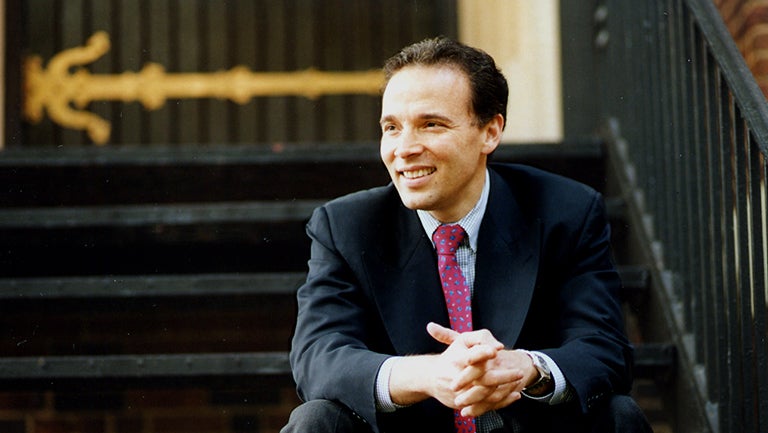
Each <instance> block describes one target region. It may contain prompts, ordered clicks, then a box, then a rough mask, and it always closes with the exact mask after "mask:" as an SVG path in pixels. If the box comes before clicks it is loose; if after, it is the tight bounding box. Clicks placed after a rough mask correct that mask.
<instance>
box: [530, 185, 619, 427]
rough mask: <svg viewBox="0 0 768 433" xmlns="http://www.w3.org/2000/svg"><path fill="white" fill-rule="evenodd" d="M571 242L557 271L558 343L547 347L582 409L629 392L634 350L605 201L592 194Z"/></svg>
mask: <svg viewBox="0 0 768 433" xmlns="http://www.w3.org/2000/svg"><path fill="white" fill-rule="evenodd" d="M571 233H572V234H573V235H572V236H571V237H570V238H568V239H567V243H563V244H561V245H560V248H561V251H562V252H565V254H564V256H563V258H562V261H560V260H558V262H559V263H560V264H561V265H562V267H561V268H560V269H558V272H559V273H560V274H561V275H562V280H561V284H559V287H558V288H557V291H558V295H557V297H556V298H555V299H558V301H557V308H556V311H557V312H558V317H557V318H556V319H555V320H556V321H557V328H558V330H559V331H558V332H559V334H560V337H559V340H560V345H559V347H557V348H554V349H549V350H545V351H544V352H546V353H547V354H548V355H549V356H550V357H551V358H552V359H553V360H554V361H555V362H556V363H557V365H558V366H559V367H560V369H561V370H562V372H563V374H564V375H565V377H566V379H567V381H568V383H569V384H570V385H571V386H572V388H573V389H574V390H575V391H576V393H577V395H578V397H579V402H580V405H581V407H582V410H583V411H585V412H586V411H588V410H590V409H591V408H592V407H593V406H595V405H596V404H597V403H598V402H600V401H602V400H603V398H605V397H607V396H609V395H611V394H614V393H627V392H629V389H630V387H631V383H632V373H631V370H632V349H631V346H630V345H629V343H628V341H627V338H626V334H625V331H624V324H623V319H622V310H621V306H620V303H619V299H618V291H619V289H620V286H621V282H620V280H619V276H618V273H617V271H616V269H615V266H614V263H613V259H612V255H611V250H610V227H609V225H608V222H607V218H606V215H605V209H604V205H603V201H602V199H601V197H600V195H599V194H597V193H594V196H593V199H592V201H591V203H590V204H589V206H588V207H587V211H586V213H585V216H584V218H583V220H582V221H581V222H580V223H578V226H577V227H576V229H575V230H572V231H571Z"/></svg>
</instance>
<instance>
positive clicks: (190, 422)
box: [152, 412, 230, 433]
mask: <svg viewBox="0 0 768 433" xmlns="http://www.w3.org/2000/svg"><path fill="white" fill-rule="evenodd" d="M229 424H230V418H229V417H228V416H226V415H224V414H200V413H198V414H195V413H190V412H185V413H183V414H179V415H160V416H156V417H155V418H154V419H153V421H152V425H153V426H154V430H155V431H157V432H163V433H195V432H225V431H228V430H229Z"/></svg>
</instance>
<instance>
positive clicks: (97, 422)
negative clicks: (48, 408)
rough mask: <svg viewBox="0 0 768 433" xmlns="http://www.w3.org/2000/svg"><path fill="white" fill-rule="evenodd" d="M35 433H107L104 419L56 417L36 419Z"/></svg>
mask: <svg viewBox="0 0 768 433" xmlns="http://www.w3.org/2000/svg"><path fill="white" fill-rule="evenodd" d="M32 431H33V432H34V433H73V432H77V433H105V432H106V429H105V425H104V420H103V419H94V418H85V417H77V418H73V417H67V416H54V417H51V418H49V417H47V416H46V418H45V419H35V420H34V428H33V429H32Z"/></svg>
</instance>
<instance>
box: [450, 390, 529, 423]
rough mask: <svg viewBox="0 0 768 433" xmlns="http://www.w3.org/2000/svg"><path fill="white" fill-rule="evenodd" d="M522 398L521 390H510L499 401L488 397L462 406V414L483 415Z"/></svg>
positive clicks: (470, 415)
mask: <svg viewBox="0 0 768 433" xmlns="http://www.w3.org/2000/svg"><path fill="white" fill-rule="evenodd" d="M521 398H522V394H520V393H519V392H517V391H515V392H510V393H507V394H505V395H504V396H503V397H502V398H500V399H498V401H496V402H493V401H492V400H491V399H486V400H483V401H482V402H479V403H476V404H472V405H468V406H465V407H462V408H461V415H462V416H466V417H477V416H480V415H483V414H484V413H486V412H490V411H492V410H498V409H501V408H504V407H507V406H509V405H510V404H512V403H514V402H516V401H518V400H520V399H521Z"/></svg>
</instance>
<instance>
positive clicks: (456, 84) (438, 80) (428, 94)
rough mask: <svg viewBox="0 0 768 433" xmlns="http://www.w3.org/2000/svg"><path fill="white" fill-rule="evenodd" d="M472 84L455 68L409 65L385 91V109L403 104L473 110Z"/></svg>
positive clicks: (401, 70) (383, 101)
mask: <svg viewBox="0 0 768 433" xmlns="http://www.w3.org/2000/svg"><path fill="white" fill-rule="evenodd" d="M469 102H470V85H469V78H468V77H467V75H466V73H464V72H463V71H461V70H460V69H458V68H456V67H452V66H446V65H438V66H421V65H418V66H407V67H405V68H403V69H400V70H399V71H397V72H396V73H395V74H394V75H392V77H391V78H390V80H389V82H388V83H387V86H386V88H385V89H384V95H383V97H382V108H383V109H384V110H386V108H387V107H388V106H389V107H393V108H394V107H397V106H400V105H408V106H411V105H420V104H425V105H431V104H442V105H445V104H450V105H452V106H457V105H458V106H461V107H462V108H463V109H464V110H466V109H468V108H469V107H470V104H469Z"/></svg>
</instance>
